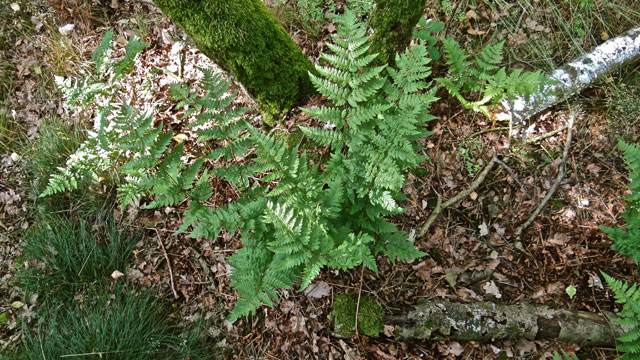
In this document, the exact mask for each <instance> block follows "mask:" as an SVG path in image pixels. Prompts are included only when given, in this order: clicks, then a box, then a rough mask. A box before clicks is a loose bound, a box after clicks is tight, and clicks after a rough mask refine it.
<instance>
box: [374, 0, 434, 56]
mask: <svg viewBox="0 0 640 360" xmlns="http://www.w3.org/2000/svg"><path fill="white" fill-rule="evenodd" d="M425 5H426V0H377V1H376V7H375V8H374V10H373V12H372V13H371V17H370V18H369V27H370V28H371V29H373V31H374V32H373V37H372V41H373V45H372V46H371V49H370V51H371V52H373V53H379V54H380V58H379V60H380V61H382V62H384V63H388V64H394V58H395V54H396V53H397V52H401V51H403V50H404V49H405V48H406V47H407V46H408V45H409V42H410V41H411V36H412V35H413V29H414V28H415V26H416V24H417V23H418V20H420V16H423V15H424V7H425Z"/></svg>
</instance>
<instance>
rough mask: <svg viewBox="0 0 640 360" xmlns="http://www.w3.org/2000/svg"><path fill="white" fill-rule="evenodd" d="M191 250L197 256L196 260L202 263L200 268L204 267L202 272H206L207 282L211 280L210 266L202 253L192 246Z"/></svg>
mask: <svg viewBox="0 0 640 360" xmlns="http://www.w3.org/2000/svg"><path fill="white" fill-rule="evenodd" d="M189 250H191V252H192V253H193V254H194V255H195V258H196V260H198V262H199V263H200V266H201V267H202V271H204V278H205V280H207V279H209V275H211V271H210V270H209V265H208V264H207V262H206V261H205V260H204V257H203V256H202V255H201V254H200V252H198V250H196V249H194V248H193V247H191V246H189Z"/></svg>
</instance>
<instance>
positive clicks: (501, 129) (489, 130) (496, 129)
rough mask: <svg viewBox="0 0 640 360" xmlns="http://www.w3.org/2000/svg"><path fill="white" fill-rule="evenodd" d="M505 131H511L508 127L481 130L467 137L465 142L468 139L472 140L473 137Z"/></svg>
mask: <svg viewBox="0 0 640 360" xmlns="http://www.w3.org/2000/svg"><path fill="white" fill-rule="evenodd" d="M504 130H509V127H508V126H500V127H492V128H489V129H484V130H480V131H476V132H474V133H473V134H471V135H469V136H465V138H464V139H465V140H466V139H470V138H473V137H476V136H478V135H482V134H486V133H490V132H494V131H504Z"/></svg>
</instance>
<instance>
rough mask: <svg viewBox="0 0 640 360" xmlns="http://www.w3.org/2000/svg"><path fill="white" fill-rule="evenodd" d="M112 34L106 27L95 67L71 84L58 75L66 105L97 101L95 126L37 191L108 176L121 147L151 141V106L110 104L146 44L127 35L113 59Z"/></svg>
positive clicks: (50, 192)
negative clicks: (120, 53) (119, 55)
mask: <svg viewBox="0 0 640 360" xmlns="http://www.w3.org/2000/svg"><path fill="white" fill-rule="evenodd" d="M112 38H113V31H112V30H110V31H108V32H107V33H106V35H105V36H104V38H103V39H102V42H101V43H100V46H99V47H98V48H97V49H96V50H95V51H94V52H93V55H92V57H91V58H92V60H93V61H94V62H95V67H94V69H93V70H92V71H91V72H90V73H88V74H86V76H85V77H84V78H83V79H82V80H80V81H75V82H73V83H72V79H64V78H62V77H58V76H56V79H55V80H56V84H57V85H58V87H59V88H60V90H61V91H62V95H63V99H64V106H65V108H66V109H68V110H70V111H73V112H80V111H82V110H84V109H85V108H86V107H88V106H92V105H97V107H98V110H97V111H95V114H96V115H95V119H94V127H93V131H91V132H89V138H88V139H87V141H85V142H84V143H83V144H82V145H81V146H80V148H79V149H78V150H77V151H76V153H74V154H73V155H72V156H71V157H70V158H69V159H68V160H67V163H66V166H65V167H64V168H60V169H59V172H58V173H57V174H52V175H51V178H50V179H49V183H48V185H47V187H46V188H45V190H44V191H43V192H42V194H40V196H50V195H53V194H55V193H59V192H64V191H71V190H75V189H77V188H78V184H79V183H83V182H90V181H94V182H97V181H100V180H101V179H102V178H104V177H105V176H108V175H107V171H108V170H109V169H112V168H113V166H114V164H113V160H114V159H116V158H118V157H120V156H121V155H123V153H124V152H125V151H128V150H130V149H137V148H138V147H139V143H137V142H136V141H145V140H146V141H147V142H149V141H153V140H154V139H153V137H154V136H156V135H157V134H158V131H157V130H153V129H152V126H151V125H152V124H151V122H152V120H153V117H152V115H153V110H152V109H146V110H144V111H137V110H135V109H134V108H133V107H131V106H128V105H126V104H123V105H122V106H121V107H120V111H119V112H118V113H117V114H113V109H112V107H111V105H110V104H111V103H113V100H114V98H116V96H117V94H118V93H119V90H120V87H119V81H120V79H122V77H123V76H125V75H126V74H127V73H129V72H131V70H132V69H133V64H134V59H135V57H136V56H137V54H138V53H140V52H141V51H142V50H143V49H144V48H145V47H146V46H148V44H146V43H144V42H141V41H139V40H137V39H135V38H131V39H130V41H129V43H128V45H127V49H126V53H125V55H124V57H123V58H122V59H120V60H117V61H116V60H115V59H113V58H112V53H113V48H112V47H111V41H112ZM136 137H138V138H139V139H135V138H136ZM119 138H122V139H121V140H122V144H120V145H119V146H118V147H115V146H113V144H116V143H118V141H117V139H119ZM143 138H144V140H143ZM127 143H128V145H129V146H127ZM122 198H123V199H129V200H131V201H132V200H133V199H132V198H131V196H130V195H128V196H127V195H123V196H122Z"/></svg>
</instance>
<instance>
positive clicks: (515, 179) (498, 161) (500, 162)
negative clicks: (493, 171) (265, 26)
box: [496, 157, 531, 199]
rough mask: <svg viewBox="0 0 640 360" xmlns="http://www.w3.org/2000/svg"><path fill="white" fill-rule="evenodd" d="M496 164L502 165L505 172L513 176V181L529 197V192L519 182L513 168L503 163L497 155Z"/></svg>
mask: <svg viewBox="0 0 640 360" xmlns="http://www.w3.org/2000/svg"><path fill="white" fill-rule="evenodd" d="M496 164H498V165H500V166H502V168H504V169H505V170H507V172H509V174H511V176H513V181H515V182H516V183H517V184H518V185H520V188H522V191H523V192H524V194H525V195H527V197H528V198H529V199H531V194H529V192H528V191H527V188H526V187H524V185H523V184H522V183H521V182H520V180H518V174H516V172H515V170H513V169H512V168H511V167H510V166H509V165H507V164H505V162H504V161H502V160H500V159H498V158H497V157H496Z"/></svg>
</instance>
